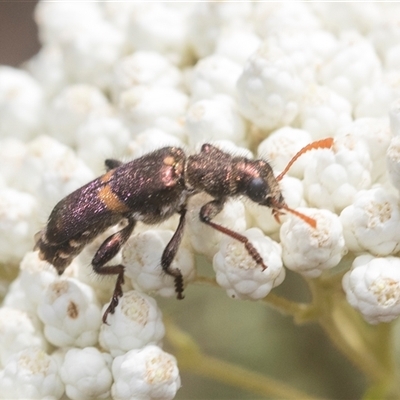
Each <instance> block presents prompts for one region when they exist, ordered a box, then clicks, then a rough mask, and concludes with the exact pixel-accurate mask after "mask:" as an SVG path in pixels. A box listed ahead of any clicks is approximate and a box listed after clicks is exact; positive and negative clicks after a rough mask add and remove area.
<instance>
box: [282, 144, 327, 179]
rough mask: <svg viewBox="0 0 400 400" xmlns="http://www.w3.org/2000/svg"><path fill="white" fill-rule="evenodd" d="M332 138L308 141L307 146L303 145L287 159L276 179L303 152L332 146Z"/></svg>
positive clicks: (283, 173) (283, 174)
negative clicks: (284, 166)
mask: <svg viewBox="0 0 400 400" xmlns="http://www.w3.org/2000/svg"><path fill="white" fill-rule="evenodd" d="M333 142H334V139H333V138H331V137H330V138H325V139H321V140H316V141H315V142H312V143H309V144H308V145H307V146H304V147H303V148H302V149H301V150H300V151H298V152H297V153H296V154H295V155H294V157H293V158H292V159H291V160H290V161H289V163H288V165H287V166H286V168H285V169H284V170H283V171H282V172H281V173H280V174H279V175H278V176H277V178H276V180H277V181H280V180H281V179H282V178H283V177H284V176H285V174H286V173H287V172H288V171H289V169H290V167H291V166H292V165H293V164H294V162H295V161H296V160H297V159H298V158H299V157H300V156H301V155H303V154H304V153H307V151H310V150H313V149H330V148H331V147H332V146H333Z"/></svg>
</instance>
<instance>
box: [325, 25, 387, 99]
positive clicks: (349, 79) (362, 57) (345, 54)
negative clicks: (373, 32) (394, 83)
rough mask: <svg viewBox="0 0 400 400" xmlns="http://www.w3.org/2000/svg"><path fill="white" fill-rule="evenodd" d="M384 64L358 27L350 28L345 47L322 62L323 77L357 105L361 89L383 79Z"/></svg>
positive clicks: (342, 45)
mask: <svg viewBox="0 0 400 400" xmlns="http://www.w3.org/2000/svg"><path fill="white" fill-rule="evenodd" d="M381 76H382V67H381V63H380V60H379V58H378V56H377V54H376V52H375V50H374V48H373V46H372V44H371V43H370V42H369V41H368V40H366V39H364V38H363V37H362V36H361V35H360V34H358V33H356V32H355V31H352V32H347V33H346V34H344V35H343V37H342V40H341V48H340V49H339V50H338V51H337V53H336V54H335V56H334V57H332V59H331V60H329V61H328V62H326V63H325V64H324V65H322V66H321V69H320V80H321V81H322V82H323V84H325V85H327V86H329V87H330V88H331V89H333V90H335V91H336V92H337V93H339V94H340V95H341V96H343V97H344V98H346V99H347V100H348V101H349V102H350V103H352V104H353V105H355V104H357V102H358V100H359V98H360V93H361V90H362V89H363V88H364V87H365V86H371V84H372V83H374V82H376V81H378V80H379V79H381Z"/></svg>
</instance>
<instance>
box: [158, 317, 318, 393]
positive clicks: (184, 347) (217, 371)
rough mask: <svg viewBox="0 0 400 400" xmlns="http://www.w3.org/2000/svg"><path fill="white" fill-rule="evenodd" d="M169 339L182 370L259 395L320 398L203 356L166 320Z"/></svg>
mask: <svg viewBox="0 0 400 400" xmlns="http://www.w3.org/2000/svg"><path fill="white" fill-rule="evenodd" d="M166 327H167V335H166V336H167V339H168V341H169V342H170V344H171V345H172V346H173V347H174V349H175V351H174V354H175V356H176V357H177V359H178V363H179V368H180V369H182V370H187V371H191V372H193V373H195V374H197V375H200V376H203V377H205V378H210V379H213V380H217V381H219V382H222V383H225V384H227V385H230V386H233V387H237V388H239V389H243V390H247V391H249V392H251V393H254V394H255V395H259V396H260V395H261V396H265V397H274V398H282V399H293V400H298V399H304V400H312V399H317V398H316V397H312V396H310V395H308V394H306V393H304V392H301V391H298V390H296V389H293V388H291V387H290V386H288V385H287V384H285V383H283V382H279V381H278V380H275V379H272V378H268V377H265V376H264V375H261V374H259V373H256V372H252V371H248V370H246V369H244V368H242V367H240V366H238V365H234V364H232V363H229V362H226V361H222V360H219V359H217V358H215V357H211V356H208V355H205V354H203V353H202V352H201V351H200V349H199V348H198V346H197V344H196V343H195V342H194V341H193V339H192V338H191V337H190V336H189V335H188V334H187V333H185V332H183V331H182V330H180V329H179V328H178V327H177V326H176V325H174V324H173V323H172V322H171V321H166Z"/></svg>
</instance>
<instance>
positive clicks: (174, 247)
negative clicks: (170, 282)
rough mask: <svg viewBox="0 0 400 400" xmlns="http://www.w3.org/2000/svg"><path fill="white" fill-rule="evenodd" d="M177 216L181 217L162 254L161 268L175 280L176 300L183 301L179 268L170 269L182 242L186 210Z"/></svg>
mask: <svg viewBox="0 0 400 400" xmlns="http://www.w3.org/2000/svg"><path fill="white" fill-rule="evenodd" d="M179 214H180V215H181V217H180V219H179V224H178V227H177V228H176V231H175V233H174V235H173V236H172V238H171V240H170V241H169V243H168V244H167V246H166V247H165V249H164V251H163V254H162V256H161V267H162V269H163V270H164V272H165V273H166V274H168V275H171V276H172V277H174V279H175V291H176V293H177V298H178V299H183V297H184V296H183V276H182V272H181V270H180V269H179V268H171V264H172V261H173V260H174V258H175V256H176V253H177V251H178V248H179V245H180V244H181V241H182V236H183V230H184V227H185V216H186V208H183V209H182V210H181V211H180V212H179Z"/></svg>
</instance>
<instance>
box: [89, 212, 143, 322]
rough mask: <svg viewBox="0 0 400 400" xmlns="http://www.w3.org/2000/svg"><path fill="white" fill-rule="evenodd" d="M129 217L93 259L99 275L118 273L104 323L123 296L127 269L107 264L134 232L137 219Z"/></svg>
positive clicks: (119, 265)
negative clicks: (126, 223) (125, 223)
mask: <svg viewBox="0 0 400 400" xmlns="http://www.w3.org/2000/svg"><path fill="white" fill-rule="evenodd" d="M127 219H128V225H126V226H125V227H124V228H123V229H121V230H120V231H118V232H116V233H114V234H113V235H111V236H110V237H108V238H107V239H106V240H105V241H104V242H103V244H102V245H101V246H100V247H99V249H98V250H97V252H96V254H95V255H94V257H93V260H92V266H93V269H94V271H95V272H96V273H98V274H99V275H118V277H117V281H116V283H115V289H114V293H113V295H112V298H111V302H110V305H109V306H108V308H107V310H106V311H105V313H104V315H103V322H104V323H106V321H107V315H108V314H109V313H111V314H113V313H114V311H115V308H116V307H117V305H118V301H119V298H120V297H121V296H122V285H123V284H124V270H125V267H124V266H123V265H122V264H118V265H107V266H106V265H105V264H107V263H108V262H109V261H110V260H111V259H112V258H113V257H115V256H116V255H117V253H118V252H119V251H120V249H121V247H122V246H123V244H124V243H125V242H126V241H127V240H128V239H129V237H130V236H131V234H132V231H133V228H134V227H135V225H136V221H135V220H134V219H133V218H132V217H128V218H127Z"/></svg>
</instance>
